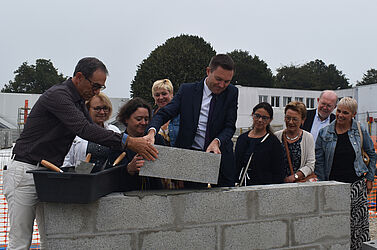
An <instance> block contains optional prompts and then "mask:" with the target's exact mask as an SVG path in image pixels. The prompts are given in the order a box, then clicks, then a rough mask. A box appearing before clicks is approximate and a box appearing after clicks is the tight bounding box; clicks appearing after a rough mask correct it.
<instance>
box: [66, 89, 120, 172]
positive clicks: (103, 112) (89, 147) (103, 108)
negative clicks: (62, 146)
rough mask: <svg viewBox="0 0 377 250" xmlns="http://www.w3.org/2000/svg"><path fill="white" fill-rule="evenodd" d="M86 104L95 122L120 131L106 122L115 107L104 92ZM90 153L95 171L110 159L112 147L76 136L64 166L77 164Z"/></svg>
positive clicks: (118, 131)
mask: <svg viewBox="0 0 377 250" xmlns="http://www.w3.org/2000/svg"><path fill="white" fill-rule="evenodd" d="M85 105H86V107H87V109H88V112H89V115H90V117H91V118H92V121H93V122H94V123H96V124H97V125H98V126H101V127H103V128H106V129H108V130H112V131H114V132H117V133H120V130H119V129H118V128H117V127H116V126H114V125H111V124H108V123H107V122H106V121H107V120H109V119H110V117H111V114H112V111H113V107H112V105H111V101H110V99H109V98H108V97H107V96H106V95H105V94H104V93H99V94H98V95H95V96H93V97H92V98H90V99H89V100H88V101H86V103H85ZM88 153H90V154H91V159H90V162H92V163H95V167H94V168H93V172H95V171H97V170H98V169H99V168H100V167H102V165H103V164H104V163H105V161H106V160H107V159H108V157H109V154H110V148H108V147H105V146H102V145H99V144H96V143H94V142H88V141H87V140H84V139H82V138H80V137H78V136H76V138H75V139H74V140H73V143H72V146H71V148H70V150H69V152H68V154H67V155H66V156H65V159H64V163H63V167H70V166H76V165H77V163H78V162H81V161H84V160H85V158H86V155H87V154H88Z"/></svg>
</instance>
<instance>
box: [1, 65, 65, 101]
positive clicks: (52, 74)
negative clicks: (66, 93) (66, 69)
mask: <svg viewBox="0 0 377 250" xmlns="http://www.w3.org/2000/svg"><path fill="white" fill-rule="evenodd" d="M14 74H15V77H14V81H9V84H5V85H4V88H2V90H1V92H6V93H31V94H42V93H43V92H45V91H46V90H47V89H49V88H50V87H51V86H52V85H54V84H56V83H61V82H63V81H64V80H66V79H67V77H64V76H63V74H61V73H60V74H58V70H57V69H56V68H55V67H54V65H53V64H52V62H51V61H50V60H46V59H37V61H36V63H35V65H28V63H27V62H24V63H22V65H21V66H20V67H19V68H18V69H17V70H16V71H14Z"/></svg>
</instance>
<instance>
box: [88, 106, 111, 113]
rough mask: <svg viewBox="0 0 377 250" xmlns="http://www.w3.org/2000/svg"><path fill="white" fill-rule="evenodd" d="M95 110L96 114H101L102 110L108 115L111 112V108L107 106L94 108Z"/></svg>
mask: <svg viewBox="0 0 377 250" xmlns="http://www.w3.org/2000/svg"><path fill="white" fill-rule="evenodd" d="M92 109H93V110H95V111H96V112H98V113H99V112H101V110H103V112H105V113H107V112H109V111H110V108H109V107H107V106H102V107H101V106H97V107H94V108H92Z"/></svg>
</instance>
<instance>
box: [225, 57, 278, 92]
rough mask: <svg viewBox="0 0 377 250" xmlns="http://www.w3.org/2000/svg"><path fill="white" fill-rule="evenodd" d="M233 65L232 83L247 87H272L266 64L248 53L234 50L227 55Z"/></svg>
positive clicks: (271, 77)
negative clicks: (231, 59)
mask: <svg viewBox="0 0 377 250" xmlns="http://www.w3.org/2000/svg"><path fill="white" fill-rule="evenodd" d="M228 55H230V56H231V57H232V58H233V61H234V63H235V68H236V70H235V73H234V76H233V80H232V82H233V83H234V84H238V85H242V86H247V87H273V86H274V77H273V75H272V72H271V69H269V68H268V66H267V63H265V62H264V61H263V60H261V59H259V57H258V56H251V55H250V54H249V52H248V51H242V50H234V51H232V52H230V53H228Z"/></svg>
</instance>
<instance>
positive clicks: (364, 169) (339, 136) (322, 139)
mask: <svg viewBox="0 0 377 250" xmlns="http://www.w3.org/2000/svg"><path fill="white" fill-rule="evenodd" d="M356 110H357V102H356V100H355V99H353V98H350V97H344V98H343V99H342V100H340V102H339V104H338V108H337V110H336V120H335V121H333V122H332V123H330V124H329V125H328V126H326V127H324V128H322V129H321V130H320V131H319V133H318V137H317V141H316V146H315V153H316V154H315V156H316V163H315V173H316V174H317V176H318V180H320V181H328V180H334V181H340V182H346V183H350V184H351V249H360V248H361V246H362V242H364V241H368V240H370V238H369V221H368V206H367V193H370V191H371V190H372V187H373V180H374V172H375V165H376V153H375V151H374V147H373V142H372V139H371V138H370V136H369V134H368V133H367V131H366V130H365V128H363V127H362V128H361V131H362V134H363V145H362V147H363V149H364V151H365V152H366V153H367V154H368V156H369V158H370V162H369V164H368V166H366V165H365V163H364V162H363V158H362V154H361V145H360V134H359V130H358V126H357V121H355V120H354V119H353V118H354V117H355V115H356Z"/></svg>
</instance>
